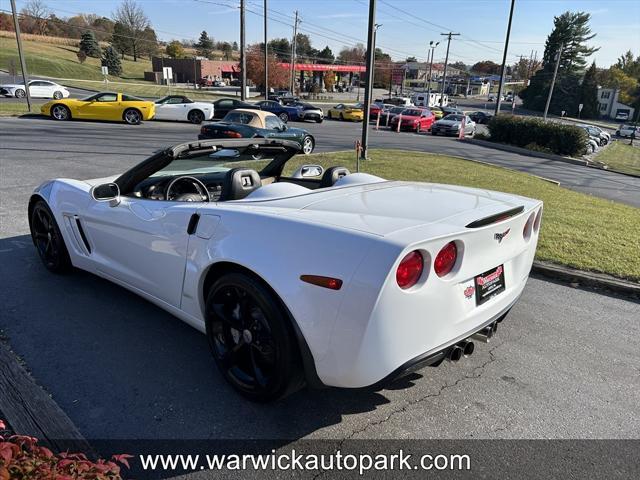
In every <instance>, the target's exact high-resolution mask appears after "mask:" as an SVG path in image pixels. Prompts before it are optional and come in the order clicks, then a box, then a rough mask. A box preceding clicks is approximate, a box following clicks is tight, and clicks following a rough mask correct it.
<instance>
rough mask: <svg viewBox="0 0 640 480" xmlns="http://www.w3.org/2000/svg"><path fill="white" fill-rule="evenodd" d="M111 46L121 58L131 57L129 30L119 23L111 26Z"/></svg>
mask: <svg viewBox="0 0 640 480" xmlns="http://www.w3.org/2000/svg"><path fill="white" fill-rule="evenodd" d="M111 46H112V47H113V48H115V49H116V51H117V52H120V55H122V58H124V56H125V54H126V55H131V53H132V50H131V41H130V38H129V30H128V29H127V27H126V26H125V25H124V24H123V23H121V22H116V23H115V24H114V25H113V34H112V35H111Z"/></svg>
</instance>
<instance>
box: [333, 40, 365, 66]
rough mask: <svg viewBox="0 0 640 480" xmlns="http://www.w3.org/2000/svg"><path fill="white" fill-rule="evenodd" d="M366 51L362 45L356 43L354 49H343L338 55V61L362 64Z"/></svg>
mask: <svg viewBox="0 0 640 480" xmlns="http://www.w3.org/2000/svg"><path fill="white" fill-rule="evenodd" d="M365 54H366V49H365V47H364V45H363V44H362V43H357V44H356V45H355V46H354V47H351V48H349V47H344V48H343V49H342V50H340V53H339V54H338V60H340V61H341V62H344V63H356V64H362V63H364V57H365Z"/></svg>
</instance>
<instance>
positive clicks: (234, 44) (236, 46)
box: [231, 42, 240, 52]
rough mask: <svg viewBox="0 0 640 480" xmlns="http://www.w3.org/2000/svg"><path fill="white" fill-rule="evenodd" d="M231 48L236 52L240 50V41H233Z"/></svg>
mask: <svg viewBox="0 0 640 480" xmlns="http://www.w3.org/2000/svg"><path fill="white" fill-rule="evenodd" d="M231 48H233V51H234V52H237V51H238V50H240V49H239V48H238V42H233V45H231Z"/></svg>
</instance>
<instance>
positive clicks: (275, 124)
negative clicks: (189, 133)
mask: <svg viewBox="0 0 640 480" xmlns="http://www.w3.org/2000/svg"><path fill="white" fill-rule="evenodd" d="M209 138H273V139H274V140H275V139H277V140H292V141H296V142H298V143H299V144H300V148H301V150H302V153H304V154H305V155H308V154H310V153H311V152H313V149H314V148H315V146H316V141H315V138H313V135H311V134H310V133H309V132H307V131H306V130H304V129H302V128H292V127H289V126H288V125H287V124H286V123H283V122H282V120H280V118H278V117H277V116H276V115H274V114H273V113H269V112H264V111H262V110H248V109H237V110H233V111H231V112H229V113H227V115H225V117H224V118H223V119H222V120H220V121H219V122H213V123H207V124H204V125H203V126H202V128H201V129H200V135H198V139H200V140H205V139H209Z"/></svg>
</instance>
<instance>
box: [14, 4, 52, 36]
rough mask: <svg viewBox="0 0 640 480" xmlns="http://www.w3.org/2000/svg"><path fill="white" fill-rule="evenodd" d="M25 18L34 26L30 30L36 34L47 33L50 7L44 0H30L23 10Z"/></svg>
mask: <svg viewBox="0 0 640 480" xmlns="http://www.w3.org/2000/svg"><path fill="white" fill-rule="evenodd" d="M21 14H22V16H23V17H27V18H25V19H24V20H25V21H26V22H30V23H31V25H32V27H31V29H30V30H31V31H30V32H26V33H35V34H36V35H46V34H47V18H48V17H49V15H50V12H49V8H48V7H47V6H46V5H45V3H44V2H43V1H42V0H29V1H28V2H27V3H26V4H25V6H24V8H23V9H22V11H21Z"/></svg>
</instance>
